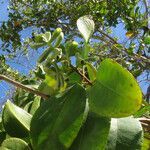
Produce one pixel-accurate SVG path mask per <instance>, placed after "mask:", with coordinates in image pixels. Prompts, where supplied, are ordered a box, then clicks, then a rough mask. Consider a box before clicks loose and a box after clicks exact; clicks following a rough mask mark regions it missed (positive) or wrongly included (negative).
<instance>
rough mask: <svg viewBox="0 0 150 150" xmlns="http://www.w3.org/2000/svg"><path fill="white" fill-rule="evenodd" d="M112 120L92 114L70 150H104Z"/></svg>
mask: <svg viewBox="0 0 150 150" xmlns="http://www.w3.org/2000/svg"><path fill="white" fill-rule="evenodd" d="M109 129H110V119H108V118H103V117H99V116H97V115H95V114H90V115H89V116H88V118H87V120H86V122H85V124H84V126H83V127H82V128H81V130H80V132H79V134H78V137H77V138H76V140H75V142H74V143H73V145H72V146H71V148H70V150H104V149H105V146H106V144H107V138H108V134H109Z"/></svg>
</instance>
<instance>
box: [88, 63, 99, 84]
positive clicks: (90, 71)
mask: <svg viewBox="0 0 150 150" xmlns="http://www.w3.org/2000/svg"><path fill="white" fill-rule="evenodd" d="M86 67H87V71H88V75H89V78H90V80H91V81H92V82H93V81H95V79H96V74H97V72H96V69H95V68H94V67H93V66H92V65H91V64H90V63H88V62H87V63H86Z"/></svg>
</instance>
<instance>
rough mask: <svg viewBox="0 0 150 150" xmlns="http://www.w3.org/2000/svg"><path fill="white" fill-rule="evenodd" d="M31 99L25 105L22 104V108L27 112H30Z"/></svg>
mask: <svg viewBox="0 0 150 150" xmlns="http://www.w3.org/2000/svg"><path fill="white" fill-rule="evenodd" d="M32 103H33V101H30V102H28V103H27V104H26V105H25V106H24V108H23V109H24V110H25V111H27V112H30V110H31V106H32Z"/></svg>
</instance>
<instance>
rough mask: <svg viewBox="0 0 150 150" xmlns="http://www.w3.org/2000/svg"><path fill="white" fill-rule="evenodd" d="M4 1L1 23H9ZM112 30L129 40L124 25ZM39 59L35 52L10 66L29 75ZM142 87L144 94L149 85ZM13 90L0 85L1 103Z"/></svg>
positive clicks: (25, 34)
mask: <svg viewBox="0 0 150 150" xmlns="http://www.w3.org/2000/svg"><path fill="white" fill-rule="evenodd" d="M2 1H3V0H0V22H1V21H7V19H8V11H7V6H8V0H4V1H5V2H4V3H1V2H2ZM112 29H113V32H112V36H118V37H119V41H124V40H126V39H127V38H126V37H125V33H126V31H125V30H124V29H123V24H119V25H118V26H117V27H116V28H112ZM31 31H32V28H28V29H25V30H23V31H22V32H21V33H20V34H21V37H22V40H23V39H25V38H26V37H28V36H31V35H30V33H31ZM0 44H1V43H0ZM0 53H1V52H0ZM18 57H19V56H18ZM37 57H38V53H36V52H35V51H34V53H33V51H30V54H29V55H28V57H21V58H22V59H20V60H19V63H20V64H16V63H14V62H13V61H8V64H9V65H10V66H11V67H12V68H13V69H15V70H18V71H19V72H21V73H23V74H28V73H29V71H30V69H31V68H33V67H35V65H36V59H37ZM16 59H17V58H16ZM24 62H25V63H24ZM143 77H144V74H143V75H142V76H140V77H139V78H138V80H139V81H140V80H141V79H142V78H143ZM140 86H141V88H142V90H143V92H144V93H146V89H147V86H148V83H146V82H141V83H140ZM11 89H12V86H10V85H8V84H7V83H5V82H1V83H0V91H1V93H0V103H1V102H3V101H5V100H6V99H7V96H6V95H7V94H6V93H7V92H8V90H11Z"/></svg>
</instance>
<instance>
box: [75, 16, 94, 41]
mask: <svg viewBox="0 0 150 150" xmlns="http://www.w3.org/2000/svg"><path fill="white" fill-rule="evenodd" d="M77 27H78V30H79V31H80V33H81V34H82V36H83V38H84V40H85V42H86V43H88V42H89V39H90V37H91V35H92V34H93V32H94V28H95V24H94V21H93V20H92V19H91V18H90V16H87V15H86V16H83V17H80V18H79V19H78V20H77Z"/></svg>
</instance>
